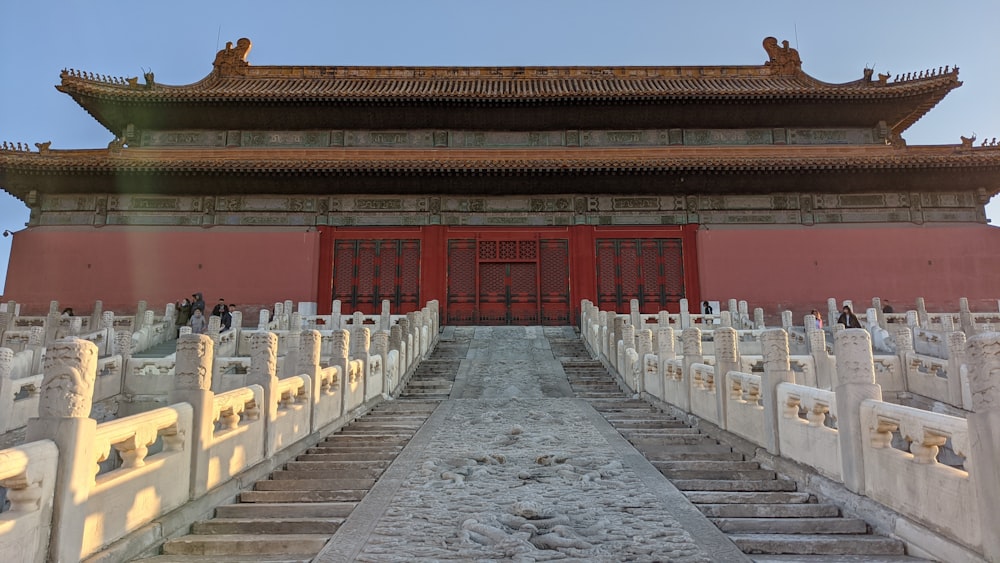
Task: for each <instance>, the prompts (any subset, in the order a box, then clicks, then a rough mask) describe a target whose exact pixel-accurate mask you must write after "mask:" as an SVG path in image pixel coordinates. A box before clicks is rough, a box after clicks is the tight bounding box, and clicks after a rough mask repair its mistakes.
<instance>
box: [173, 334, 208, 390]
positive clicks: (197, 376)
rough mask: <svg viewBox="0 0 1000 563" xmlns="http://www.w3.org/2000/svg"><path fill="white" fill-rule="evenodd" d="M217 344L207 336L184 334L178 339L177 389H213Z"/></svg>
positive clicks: (175, 369)
mask: <svg viewBox="0 0 1000 563" xmlns="http://www.w3.org/2000/svg"><path fill="white" fill-rule="evenodd" d="M214 350H215V342H214V341H213V340H212V339H211V337H209V336H208V335H206V334H182V335H181V336H179V337H178V338H177V356H176V357H177V361H176V365H175V368H174V371H175V373H176V380H175V385H176V387H177V389H200V390H202V391H208V390H209V389H211V388H212V357H213V352H214Z"/></svg>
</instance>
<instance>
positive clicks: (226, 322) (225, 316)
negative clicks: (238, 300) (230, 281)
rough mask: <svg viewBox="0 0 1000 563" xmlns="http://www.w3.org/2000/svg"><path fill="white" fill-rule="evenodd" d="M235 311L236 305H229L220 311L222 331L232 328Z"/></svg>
mask: <svg viewBox="0 0 1000 563" xmlns="http://www.w3.org/2000/svg"><path fill="white" fill-rule="evenodd" d="M235 310H236V305H235V304H234V303H230V304H229V305H227V306H226V307H225V309H224V310H223V311H222V330H223V331H227V330H229V329H230V328H232V327H233V311H235Z"/></svg>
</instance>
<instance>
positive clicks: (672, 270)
mask: <svg viewBox="0 0 1000 563" xmlns="http://www.w3.org/2000/svg"><path fill="white" fill-rule="evenodd" d="M683 264H684V260H683V246H682V244H681V241H680V240H679V239H600V240H598V241H597V293H598V295H597V300H598V306H599V307H601V308H602V309H603V308H607V309H612V310H615V311H627V310H628V308H629V302H630V301H631V300H632V299H638V300H639V307H640V310H642V312H644V313H655V312H656V311H660V310H664V309H668V305H671V304H674V305H675V304H676V303H677V302H678V301H680V300H681V299H682V298H684V296H685V293H684V291H685V290H684V267H683ZM675 308H676V307H675Z"/></svg>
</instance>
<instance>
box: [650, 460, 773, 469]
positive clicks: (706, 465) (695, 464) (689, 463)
mask: <svg viewBox="0 0 1000 563" xmlns="http://www.w3.org/2000/svg"><path fill="white" fill-rule="evenodd" d="M652 462H653V465H654V466H655V467H656V468H657V469H659V470H660V471H663V470H670V471H749V470H756V469H760V464H759V463H757V462H756V461H743V460H740V461H715V460H707V459H692V460H670V461H661V460H652Z"/></svg>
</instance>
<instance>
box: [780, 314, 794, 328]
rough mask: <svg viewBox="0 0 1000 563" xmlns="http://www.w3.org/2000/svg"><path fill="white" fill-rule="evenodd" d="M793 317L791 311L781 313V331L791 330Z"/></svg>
mask: <svg viewBox="0 0 1000 563" xmlns="http://www.w3.org/2000/svg"><path fill="white" fill-rule="evenodd" d="M794 322H795V321H794V317H793V316H792V312H791V311H782V312H781V328H782V330H784V331H786V332H789V331H791V330H792V325H793V324H794Z"/></svg>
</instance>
